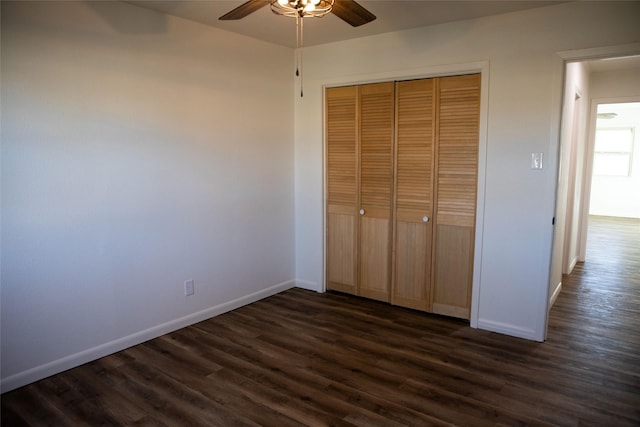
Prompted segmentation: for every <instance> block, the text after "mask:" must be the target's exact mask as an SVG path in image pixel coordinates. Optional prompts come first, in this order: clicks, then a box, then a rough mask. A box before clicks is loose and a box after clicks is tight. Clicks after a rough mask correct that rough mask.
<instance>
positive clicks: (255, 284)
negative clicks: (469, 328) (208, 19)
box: [1, 1, 294, 391]
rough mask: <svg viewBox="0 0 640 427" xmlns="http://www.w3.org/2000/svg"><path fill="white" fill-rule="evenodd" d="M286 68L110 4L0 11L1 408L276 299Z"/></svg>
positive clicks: (286, 164)
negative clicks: (108, 358) (33, 384)
mask: <svg viewBox="0 0 640 427" xmlns="http://www.w3.org/2000/svg"><path fill="white" fill-rule="evenodd" d="M292 62H293V51H292V50H291V49H288V48H283V47H278V46H275V45H270V44H267V43H262V42H259V41H257V40H253V39H250V38H246V37H242V36H238V35H235V34H232V33H228V32H224V31H220V30H216V29H213V28H210V27H206V26H203V25H200V24H196V23H192V22H188V21H185V20H182V19H179V18H173V17H167V16H163V15H161V14H157V13H155V12H151V11H148V10H144V9H141V8H138V7H135V6H131V5H128V4H124V3H119V2H87V3H80V2H43V3H34V2H19V3H12V2H5V1H3V2H2V93H1V102H2V105H1V107H2V176H1V177H2V246H1V249H2V257H1V259H2V276H1V279H2V286H1V292H2V294H1V298H2V305H1V309H2V318H1V320H2V331H1V332H2V354H1V358H2V389H3V391H6V390H8V389H11V388H15V387H17V386H20V385H22V384H25V383H28V382H30V381H33V380H36V379H39V378H42V377H44V376H46V375H49V374H52V373H55V372H58V371H60V370H63V369H66V368H69V367H71V366H75V365H77V364H79V363H83V362H85V361H87V360H91V359H93V358H96V357H99V356H102V355H104V354H108V353H110V352H112V351H116V350H119V349H121V348H125V347H127V346H129V345H132V344H136V343H138V342H141V341H144V340H146V339H149V338H151V337H153V336H156V335H159V334H162V333H164V332H167V331H169V330H172V329H177V328H179V327H181V326H184V325H186V324H189V323H193V322H195V321H198V320H202V319H204V318H207V317H210V316H211V315H213V314H216V313H219V312H221V311H225V310H228V309H230V308H233V307H235V306H238V305H241V304H243V303H246V302H250V301H252V300H255V299H258V298H260V297H263V296H266V295H269V294H271V293H275V292H276V291H278V290H280V289H284V288H287V287H291V286H293V284H294V282H293V280H292V279H294V229H293V225H292V224H293V221H294V163H293V162H294V143H293V126H291V125H289V123H291V122H292V120H293V79H292V77H291V72H290V71H291V64H292ZM273 111H277V112H278V115H277V119H278V120H275V119H276V117H274V116H273V115H272V114H271V112H273ZM282 123H284V124H285V125H284V126H283V125H282ZM187 279H194V280H195V295H194V296H191V297H185V296H184V293H183V281H185V280H187Z"/></svg>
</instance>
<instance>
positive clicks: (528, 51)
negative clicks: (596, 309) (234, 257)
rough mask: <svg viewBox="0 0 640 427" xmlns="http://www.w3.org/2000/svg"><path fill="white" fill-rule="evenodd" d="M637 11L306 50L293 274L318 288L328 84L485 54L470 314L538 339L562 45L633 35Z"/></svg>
mask: <svg viewBox="0 0 640 427" xmlns="http://www.w3.org/2000/svg"><path fill="white" fill-rule="evenodd" d="M637 16H640V3H638V2H633V3H632V2H615V3H608V2H576V3H567V4H561V5H556V6H551V7H546V8H540V9H534V10H530V11H526V12H520V13H513V14H506V15H502V16H497V17H489V18H482V19H476V20H471V21H465V22H456V23H450V24H444V25H438V26H432V27H426V28H419V29H413V30H407V31H402V32H396V33H389V34H383V35H378V36H373V37H367V38H362V39H356V40H351V41H345V42H341V43H334V44H328V45H323V46H317V47H311V48H307V49H305V97H304V98H303V99H298V100H297V101H296V104H295V114H296V135H295V141H296V142H295V144H296V154H295V155H296V171H295V173H296V277H297V278H298V279H300V283H305V284H306V286H307V287H309V288H311V289H316V290H322V289H323V281H324V266H323V245H324V241H323V216H324V213H323V137H322V135H323V123H322V116H323V104H322V102H323V101H322V94H323V92H322V87H323V85H325V84H340V83H344V84H349V83H355V82H366V81H374V80H378V79H389V78H393V76H398V77H407V76H411V75H415V76H417V75H425V74H430V73H432V74H438V73H439V72H441V71H442V69H443V68H442V67H443V66H445V68H446V67H447V66H449V67H451V66H455V65H460V64H465V63H470V62H477V61H488V62H489V64H490V65H489V79H488V81H489V84H488V86H485V87H483V90H484V91H488V105H486V107H487V108H488V116H487V117H488V122H487V123H486V126H487V127H486V129H487V133H486V140H487V147H486V149H487V151H486V156H487V159H486V182H485V186H484V187H483V189H484V191H485V192H484V212H483V214H484V222H483V223H480V224H478V227H479V229H480V231H481V232H482V234H483V240H482V241H481V244H480V245H479V247H477V249H479V252H477V253H476V260H477V262H478V263H480V267H479V269H480V275H479V280H478V281H477V282H476V283H475V284H474V286H475V288H476V291H477V292H476V293H477V295H476V298H477V309H478V311H477V312H478V315H477V322H478V326H479V327H481V328H484V329H489V330H494V331H498V332H504V333H509V334H512V335H516V336H521V337H525V338H530V339H537V340H542V339H543V337H544V331H545V326H546V325H545V323H546V311H547V304H548V291H549V279H550V262H551V247H552V230H553V228H552V224H551V220H552V218H553V216H554V205H555V187H556V173H557V150H558V138H559V123H560V107H561V105H560V100H561V88H562V67H563V64H562V60H561V58H560V56H559V55H558V54H557V52H560V51H566V50H571V49H586V48H591V47H601V46H608V45H619V44H626V43H632V42H635V41H637V40H638V39H639V38H640V27H639V26H638V25H637V19H636V17H637ZM532 152H542V153H544V158H545V168H544V169H543V170H542V171H540V170H531V169H530V162H531V153H532ZM472 321H473V319H472Z"/></svg>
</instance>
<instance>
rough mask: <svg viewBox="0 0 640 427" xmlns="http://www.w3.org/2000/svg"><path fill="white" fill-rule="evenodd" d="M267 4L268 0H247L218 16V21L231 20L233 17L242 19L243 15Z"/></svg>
mask: <svg viewBox="0 0 640 427" xmlns="http://www.w3.org/2000/svg"><path fill="white" fill-rule="evenodd" d="M268 4H269V0H249V1H248V2H246V3H242V4H241V5H240V6H238V7H236V8H235V9H233V10H232V11H231V12H228V13H225V14H224V15H222V16H221V17H220V18H218V19H219V20H220V21H232V20H235V19H242V18H244V17H245V16H247V15H249V14H251V13H253V12H255V11H256V10H258V9H260V8H262V7H264V6H266V5H268Z"/></svg>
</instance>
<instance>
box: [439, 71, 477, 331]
mask: <svg viewBox="0 0 640 427" xmlns="http://www.w3.org/2000/svg"><path fill="white" fill-rule="evenodd" d="M438 84H439V90H438V97H439V100H438V112H437V118H438V126H437V129H436V159H437V160H436V171H435V176H436V182H435V188H436V190H435V191H436V202H435V208H436V209H435V215H434V216H435V230H434V246H433V251H434V254H433V269H434V274H433V286H432V311H433V312H434V313H439V314H445V315H448V316H455V317H460V318H464V319H469V316H470V312H469V308H470V306H471V281H472V277H473V248H474V236H475V215H476V192H477V190H476V189H477V177H478V137H479V117H480V75H479V74H474V75H466V76H456V77H444V78H440V79H438Z"/></svg>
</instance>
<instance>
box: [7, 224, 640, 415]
mask: <svg viewBox="0 0 640 427" xmlns="http://www.w3.org/2000/svg"><path fill="white" fill-rule="evenodd" d="M590 235H591V238H592V240H593V242H597V244H594V245H590V246H589V247H590V249H591V248H593V250H590V252H589V253H588V260H587V262H585V263H584V265H582V264H580V265H578V266H577V267H576V269H575V272H574V274H572V275H571V276H569V277H566V278H565V284H564V290H563V292H562V293H561V295H560V296H559V297H558V300H557V302H556V304H555V306H554V307H553V309H552V310H551V315H550V316H551V318H550V322H549V336H548V341H547V342H545V343H542V344H541V343H534V342H529V341H526V340H521V339H517V338H511V337H507V336H503V335H499V334H493V333H489V332H486V331H480V330H473V329H470V328H469V327H468V326H467V325H466V324H465V323H463V322H459V321H456V320H451V319H447V318H442V317H437V316H431V315H426V314H421V313H418V312H413V311H410V310H404V309H399V308H393V307H390V306H388V305H385V304H382V303H377V302H374V301H367V300H364V299H357V298H352V297H347V296H344V295H339V294H316V293H313V292H308V291H303V290H296V289H294V290H290V291H287V292H283V293H281V294H279V295H276V296H273V297H271V298H268V299H265V300H263V301H260V302H257V303H255V304H251V305H249V306H246V307H243V308H241V309H239V310H235V311H233V312H230V313H227V314H224V315H221V316H218V317H216V318H214V319H211V320H208V321H205V322H202V323H199V324H197V325H194V326H191V327H188V328H185V329H182V330H180V331H177V332H174V333H171V334H168V335H165V336H163V337H160V338H158V339H155V340H152V341H149V342H147V343H145V344H142V345H139V346H136V347H133V348H130V349H128V350H125V351H122V352H120V353H117V354H114V355H111V356H108V357H105V358H103V359H100V360H97V361H95V362H92V363H89V364H86V365H83V366H81V367H78V368H75V369H72V370H70V371H67V372H64V373H62V374H59V375H55V376H53V377H50V378H47V379H45V380H42V381H39V382H37V383H34V384H31V385H29V386H26V387H23V388H21V389H18V390H15V391H12V392H9V393H6V394H4V395H3V396H2V425H3V426H18V425H34V426H36V425H52V426H65V425H68V426H80V425H89V426H98V425H156V426H163V425H166V426H198V425H203V426H217V425H219V426H245V425H251V426H256V425H268V426H278V427H280V426H300V425H308V426H328V425H333V426H354V425H355V426H401V425H410V426H426V425H462V426H482V425H562V426H578V425H580V426H638V425H640V222H639V221H631V220H615V221H608V220H605V219H602V218H593V219H592V224H591V233H590ZM616 236H617V237H616Z"/></svg>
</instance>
